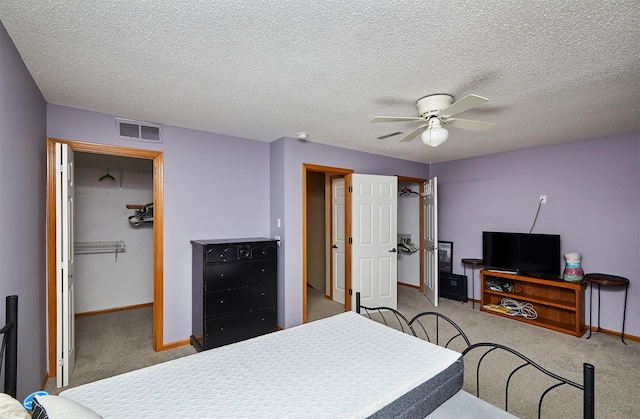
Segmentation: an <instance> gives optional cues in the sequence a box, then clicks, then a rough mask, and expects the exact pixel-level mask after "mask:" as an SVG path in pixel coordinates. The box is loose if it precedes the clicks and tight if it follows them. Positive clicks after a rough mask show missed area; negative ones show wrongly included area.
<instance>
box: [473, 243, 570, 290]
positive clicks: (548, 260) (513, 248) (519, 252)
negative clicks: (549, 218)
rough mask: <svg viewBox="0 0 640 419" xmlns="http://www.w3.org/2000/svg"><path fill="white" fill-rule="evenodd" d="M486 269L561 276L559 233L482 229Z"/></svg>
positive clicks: (535, 275) (537, 275) (483, 256)
mask: <svg viewBox="0 0 640 419" xmlns="http://www.w3.org/2000/svg"><path fill="white" fill-rule="evenodd" d="M482 258H483V260H484V264H485V267H486V268H487V269H494V270H499V271H506V272H513V273H517V274H518V275H529V276H533V277H539V278H546V279H560V235H559V234H527V233H505V232H498V231H483V232H482Z"/></svg>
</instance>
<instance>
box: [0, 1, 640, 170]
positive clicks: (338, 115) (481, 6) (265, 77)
mask: <svg viewBox="0 0 640 419" xmlns="http://www.w3.org/2000/svg"><path fill="white" fill-rule="evenodd" d="M0 20H1V21H2V22H3V24H4V25H5V27H6V28H7V31H8V32H9V35H10V36H11V37H12V39H13V40H14V42H15V44H16V47H17V48H18V50H19V52H20V54H21V55H22V57H23V59H24V61H25V63H26V65H27V68H28V69H29V71H30V72H31V74H32V75H33V78H34V80H35V81H36V83H37V84H38V86H39V88H40V90H41V91H42V93H43V94H44V97H45V99H46V100H47V102H50V103H54V104H60V105H65V106H71V107H76V108H81V109H88V110H92V111H98V112H104V113H108V114H113V115H117V116H122V117H127V118H132V119H138V120H141V121H146V122H155V123H161V124H169V125H175V126H181V127H186V128H193V129H198V130H204V131H210V132H215V133H220V134H226V135H231V136H237V137H244V138H250V139H255V140H259V141H267V142H270V141H273V140H275V139H278V138H280V137H283V136H288V137H296V134H297V133H298V132H300V131H305V132H308V133H309V141H313V142H318V143H326V144H331V145H335V146H338V147H345V148H349V149H355V150H361V151H367V152H371V153H376V154H383V155H387V156H393V157H398V158H402V159H407V160H413V161H421V162H429V161H431V162H441V161H449V160H456V159H461V158H467V157H472V156H479V155H487V154H493V153H499V152H504V151H510V150H515V149H521V148H530V147H536V146H541V145H547V144H554V143H559V142H568V141H573V140H579V139H585V138H593V137H600V136H606V135H611V134H619V133H627V132H638V131H640V2H638V0H618V1H615V0H610V1H601V0H597V1H593V0H587V1H577V0H576V1H557V0H553V1H535V2H533V1H523V0H520V1H516V0H513V1H506V0H500V1H495V0H493V1H492V0H482V1H478V0H473V1H469V0H446V1H424V0H416V1H409V0H405V1H400V0H395V1H394V0H385V1H377V0H370V1H353V0H340V1H329V0H322V1H321V0H315V1H304V0H291V1H275V0H263V1H240V0H233V1H228V0H227V1H198V2H193V1H189V2H183V1H168V0H154V1H115V0H100V1H91V2H88V1H81V0H57V1H56V0H52V1H47V2H42V1H35V0H2V1H1V2H0ZM433 93H449V94H452V95H454V96H455V97H456V98H457V99H460V98H462V97H463V96H465V95H467V94H469V93H475V94H478V95H481V96H485V97H487V98H489V99H490V101H489V102H488V103H486V104H484V105H481V106H479V107H477V108H475V109H473V110H470V111H467V112H465V113H463V114H460V115H458V116H459V117H461V118H465V119H479V120H485V121H490V122H496V123H497V124H498V125H497V127H496V129H494V130H493V131H491V132H490V133H487V134H480V133H473V132H470V131H465V130H462V129H456V128H451V129H450V135H449V140H448V141H447V142H446V143H445V144H443V145H441V146H440V147H438V148H435V149H432V148H430V147H427V146H425V145H423V144H422V143H421V142H420V140H419V138H418V139H416V140H414V141H412V142H410V143H398V142H397V140H398V139H399V138H400V137H399V136H396V137H391V138H387V139H385V140H377V139H376V137H378V136H381V135H384V134H388V133H391V132H394V131H398V130H400V131H403V132H405V133H407V132H409V131H410V130H411V129H412V128H414V127H415V126H416V125H415V124H411V123H388V124H371V123H370V122H369V121H370V120H371V118H372V117H373V116H375V115H384V116H414V115H415V114H416V109H415V106H414V104H415V101H416V100H417V99H419V98H421V97H423V96H425V95H428V94H433Z"/></svg>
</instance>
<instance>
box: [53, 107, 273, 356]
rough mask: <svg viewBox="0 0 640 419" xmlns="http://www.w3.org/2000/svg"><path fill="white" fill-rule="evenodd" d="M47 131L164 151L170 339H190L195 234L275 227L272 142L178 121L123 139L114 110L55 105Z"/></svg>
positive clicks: (260, 232) (257, 232) (250, 233)
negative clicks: (147, 137)
mask: <svg viewBox="0 0 640 419" xmlns="http://www.w3.org/2000/svg"><path fill="white" fill-rule="evenodd" d="M47 135H48V136H49V137H55V138H64V139H68V140H75V141H85V142H90V143H97V144H107V145H116V146H122V147H131V148H141V149H153V150H157V151H162V152H163V154H164V343H165V344H168V343H172V342H176V341H181V340H183V339H186V338H187V337H188V336H189V335H190V334H191V244H190V241H191V240H194V239H216V238H235V237H260V236H266V235H268V234H269V205H270V197H269V187H270V185H269V170H270V169H269V144H267V143H263V142H258V141H251V140H247V139H242V138H234V137H228V136H224V135H216V134H211V133H206V132H202V131H194V130H189V129H184V128H178V127H173V126H163V128H162V135H163V139H164V141H163V143H162V144H152V143H146V142H136V141H127V140H119V139H116V125H115V117H114V116H113V115H107V114H101V113H97V112H89V111H83V110H79V109H74V108H68V107H64V106H58V105H52V104H49V105H48V108H47ZM122 222H123V223H126V222H127V219H126V217H123V219H122Z"/></svg>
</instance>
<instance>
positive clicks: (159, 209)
mask: <svg viewBox="0 0 640 419" xmlns="http://www.w3.org/2000/svg"><path fill="white" fill-rule="evenodd" d="M56 143H62V144H67V145H68V146H69V148H70V149H71V150H72V151H74V152H81V153H89V154H101V155H109V156H118V157H130V158H135V159H146V160H151V161H152V163H153V205H154V228H153V347H154V350H155V351H156V352H158V351H162V350H164V349H168V348H164V346H163V335H162V330H163V224H164V218H163V216H164V215H163V184H162V181H163V180H162V179H163V153H162V152H159V151H153V150H142V149H134V148H128V147H118V146H107V145H100V144H91V143H84V142H78V141H68V140H60V139H54V138H48V139H47V211H46V212H47V290H48V293H47V321H48V332H49V344H48V349H49V350H48V354H49V355H48V365H49V372H48V376H49V377H54V376H55V375H56V364H57V362H56V336H57V325H56V312H57V302H56V292H55V291H56V264H55V258H56V257H55V255H56V223H55V218H56V217H55V211H56V206H55V204H56V196H55V194H56V192H55V190H56V185H55V179H56V167H55V166H56V165H55V145H56Z"/></svg>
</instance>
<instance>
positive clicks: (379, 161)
mask: <svg viewBox="0 0 640 419" xmlns="http://www.w3.org/2000/svg"><path fill="white" fill-rule="evenodd" d="M272 144H273V145H272V149H271V154H272V156H271V158H272V166H273V165H274V162H276V161H277V162H278V163H280V162H282V163H283V165H284V166H283V167H284V176H283V179H282V180H283V182H284V186H283V187H281V188H280V187H279V188H278V190H280V189H281V190H282V191H283V192H284V194H283V195H284V206H283V207H282V208H279V206H272V210H273V212H272V214H271V218H272V230H271V231H272V235H273V234H279V233H281V235H282V237H283V241H282V247H281V253H282V257H283V259H284V260H283V264H282V265H281V267H282V269H279V274H278V275H279V278H278V281H279V282H278V285H279V287H280V289H279V292H280V293H284V299H281V301H283V302H284V303H283V304H280V305H279V306H278V309H279V310H278V323H279V324H280V325H281V326H284V327H291V326H296V325H298V324H300V323H302V164H303V163H309V164H317V165H322V166H331V167H339V168H344V169H353V170H354V171H355V172H356V173H362V174H378V175H401V176H410V177H417V178H426V177H427V176H428V166H427V165H425V164H421V163H415V162H409V161H405V160H399V159H393V158H389V157H383V156H378V155H375V154H369V153H362V152H358V151H353V150H346V149H342V148H338V147H331V146H326V145H322V144H317V143H313V142H303V141H299V140H296V139H292V138H281V139H279V140H278V141H276V142H275V143H272ZM276 186H277V185H276ZM272 192H273V195H274V196H275V195H276V193H275V192H276V190H275V189H274V190H273V191H272ZM278 199H280V198H278ZM277 217H282V218H283V219H286V228H281V229H279V230H277V229H275V228H274V227H273V225H274V223H275V221H273V220H275V219H276V218H277ZM277 231H279V233H278V232H277Z"/></svg>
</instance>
